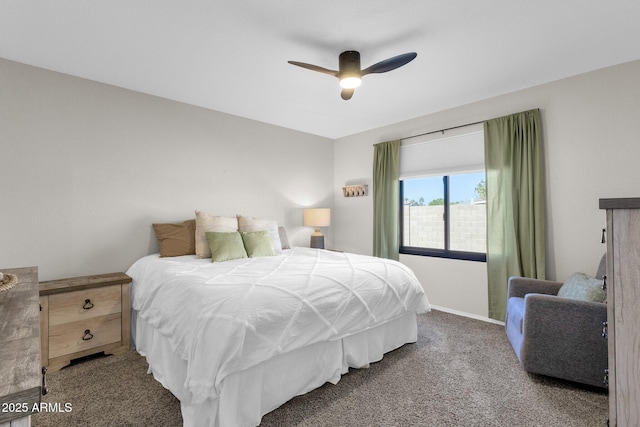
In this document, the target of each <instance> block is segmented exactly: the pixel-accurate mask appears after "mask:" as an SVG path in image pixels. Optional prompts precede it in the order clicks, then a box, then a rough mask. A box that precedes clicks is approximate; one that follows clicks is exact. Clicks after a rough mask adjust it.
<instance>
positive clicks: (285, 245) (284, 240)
mask: <svg viewBox="0 0 640 427" xmlns="http://www.w3.org/2000/svg"><path fill="white" fill-rule="evenodd" d="M278 237H280V244H281V245H282V249H291V246H290V245H289V238H288V237H287V230H285V229H284V227H278Z"/></svg>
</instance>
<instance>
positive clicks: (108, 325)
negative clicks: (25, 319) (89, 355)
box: [49, 313, 121, 358]
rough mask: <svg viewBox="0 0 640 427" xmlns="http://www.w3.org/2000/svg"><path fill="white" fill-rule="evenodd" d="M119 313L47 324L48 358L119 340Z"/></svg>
mask: <svg viewBox="0 0 640 427" xmlns="http://www.w3.org/2000/svg"><path fill="white" fill-rule="evenodd" d="M120 332H121V316H120V313H114V314H108V315H106V316H100V317H94V318H91V319H83V320H78V321H76V322H70V323H64V324H60V325H54V326H49V358H54V357H58V356H62V355H65V354H71V353H76V352H79V351H83V350H88V349H91V348H94V347H99V346H101V345H105V344H109V343H113V342H118V341H120V340H121V333H120Z"/></svg>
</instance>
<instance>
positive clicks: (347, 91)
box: [340, 89, 354, 101]
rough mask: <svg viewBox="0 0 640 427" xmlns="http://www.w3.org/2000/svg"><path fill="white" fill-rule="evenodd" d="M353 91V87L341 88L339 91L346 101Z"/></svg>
mask: <svg viewBox="0 0 640 427" xmlns="http://www.w3.org/2000/svg"><path fill="white" fill-rule="evenodd" d="M353 92H354V89H342V92H340V96H341V97H342V99H344V100H345V101H348V100H350V99H351V97H352V96H353Z"/></svg>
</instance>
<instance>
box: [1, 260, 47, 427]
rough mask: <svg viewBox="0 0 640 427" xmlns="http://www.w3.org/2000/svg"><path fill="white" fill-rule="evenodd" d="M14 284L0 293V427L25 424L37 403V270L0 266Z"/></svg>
mask: <svg viewBox="0 0 640 427" xmlns="http://www.w3.org/2000/svg"><path fill="white" fill-rule="evenodd" d="M0 271H1V272H3V273H10V274H15V275H16V277H17V278H18V283H17V284H16V285H15V286H14V287H13V288H11V289H9V290H6V291H2V292H0V332H1V333H0V427H6V426H12V427H17V426H28V425H30V414H31V413H33V412H34V411H33V408H34V405H39V403H40V391H41V389H40V384H41V374H40V337H39V328H38V269H37V268H36V267H27V268H12V269H0Z"/></svg>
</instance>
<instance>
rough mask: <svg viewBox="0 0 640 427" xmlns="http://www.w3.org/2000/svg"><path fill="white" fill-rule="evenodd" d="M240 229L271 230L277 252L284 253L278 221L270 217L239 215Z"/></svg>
mask: <svg viewBox="0 0 640 427" xmlns="http://www.w3.org/2000/svg"><path fill="white" fill-rule="evenodd" d="M238 230H240V231H262V230H267V231H268V232H269V238H270V239H271V244H272V245H273V250H274V251H276V254H281V253H282V243H280V235H279V233H278V223H277V221H273V220H270V219H258V218H252V217H248V216H242V215H238Z"/></svg>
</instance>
